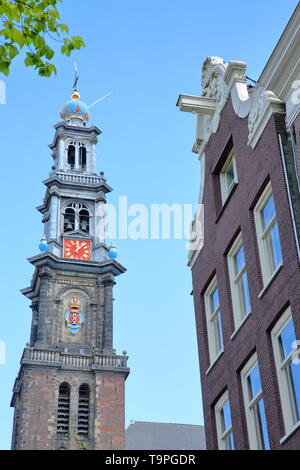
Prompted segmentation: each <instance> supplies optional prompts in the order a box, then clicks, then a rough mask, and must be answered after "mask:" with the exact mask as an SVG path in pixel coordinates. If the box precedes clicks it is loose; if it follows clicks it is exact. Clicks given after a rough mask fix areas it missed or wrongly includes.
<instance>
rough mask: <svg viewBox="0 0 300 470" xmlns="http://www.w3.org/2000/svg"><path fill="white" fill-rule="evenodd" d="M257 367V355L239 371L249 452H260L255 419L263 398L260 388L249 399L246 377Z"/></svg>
mask: <svg viewBox="0 0 300 470" xmlns="http://www.w3.org/2000/svg"><path fill="white" fill-rule="evenodd" d="M257 365H258V359H257V353H255V354H253V356H252V357H251V358H250V359H249V361H248V362H247V364H246V365H245V366H244V367H243V369H242V370H241V379H242V389H243V396H244V405H245V413H246V421H247V429H248V438H249V446H250V449H251V450H262V440H261V433H260V429H259V426H258V422H257V418H256V408H257V404H258V402H259V401H260V400H261V399H262V398H263V391H262V387H261V390H260V392H258V393H257V395H256V396H255V397H253V398H252V399H251V398H250V397H249V389H248V377H249V375H250V374H251V372H252V370H253V369H254V367H256V366H257ZM260 381H261V378H260Z"/></svg>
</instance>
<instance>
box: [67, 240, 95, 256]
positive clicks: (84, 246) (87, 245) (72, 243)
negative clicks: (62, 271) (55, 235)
mask: <svg viewBox="0 0 300 470" xmlns="http://www.w3.org/2000/svg"><path fill="white" fill-rule="evenodd" d="M64 258H68V259H81V260H85V261H89V260H90V259H91V242H90V241H87V240H74V239H73V238H65V239H64Z"/></svg>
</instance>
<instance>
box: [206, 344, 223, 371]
mask: <svg viewBox="0 0 300 470" xmlns="http://www.w3.org/2000/svg"><path fill="white" fill-rule="evenodd" d="M223 354H224V349H221V351H220V352H219V354H218V355H217V357H216V359H215V360H214V362H213V363H212V364H211V365H210V366H209V368H208V369H207V371H206V372H205V374H206V375H208V374H209V373H210V371H211V370H212V369H213V368H214V367H215V365H216V363H217V362H218V360H219V359H220V357H221V356H222V355H223Z"/></svg>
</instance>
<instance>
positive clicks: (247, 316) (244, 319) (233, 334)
mask: <svg viewBox="0 0 300 470" xmlns="http://www.w3.org/2000/svg"><path fill="white" fill-rule="evenodd" d="M250 315H251V312H249V313H247V315H246V316H245V317H244V318H243V320H242V321H241V323H240V324H239V326H238V327H237V328H236V329H235V330H234V332H233V333H232V335H231V336H230V339H231V340H233V339H234V338H235V337H236V335H237V334H238V332H239V331H240V329H241V328H242V326H243V325H244V323H246V321H247V319H248V318H249V316H250Z"/></svg>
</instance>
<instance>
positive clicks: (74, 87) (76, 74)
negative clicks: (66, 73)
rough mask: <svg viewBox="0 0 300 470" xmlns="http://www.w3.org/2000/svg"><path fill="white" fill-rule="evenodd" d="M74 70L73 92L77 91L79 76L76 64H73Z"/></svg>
mask: <svg viewBox="0 0 300 470" xmlns="http://www.w3.org/2000/svg"><path fill="white" fill-rule="evenodd" d="M74 68H75V81H74V85H73V91H78V90H77V83H78V80H79V75H78V69H77V64H76V62H74Z"/></svg>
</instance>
